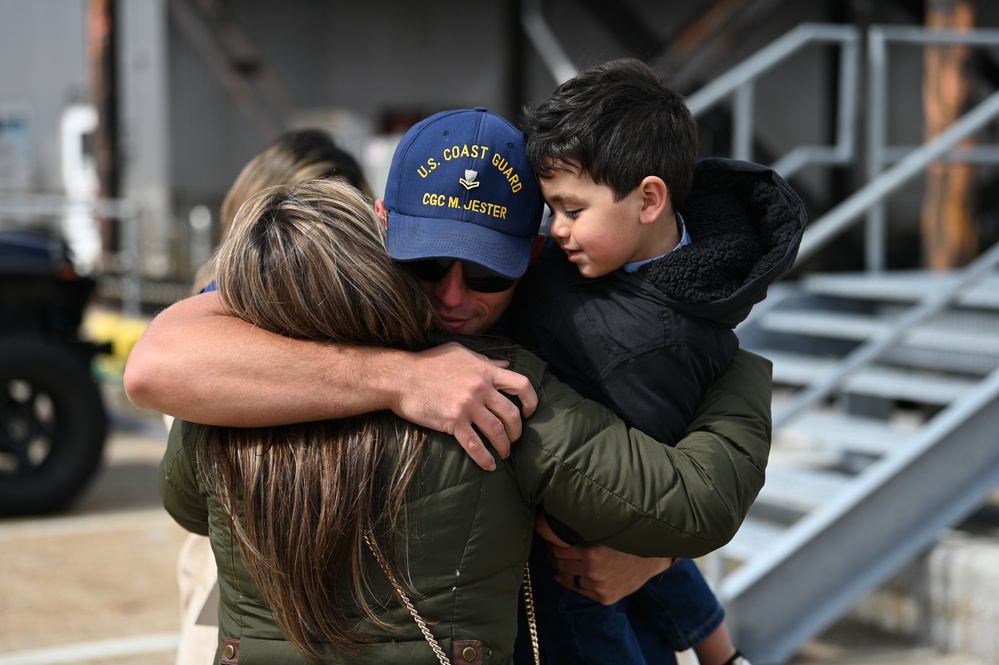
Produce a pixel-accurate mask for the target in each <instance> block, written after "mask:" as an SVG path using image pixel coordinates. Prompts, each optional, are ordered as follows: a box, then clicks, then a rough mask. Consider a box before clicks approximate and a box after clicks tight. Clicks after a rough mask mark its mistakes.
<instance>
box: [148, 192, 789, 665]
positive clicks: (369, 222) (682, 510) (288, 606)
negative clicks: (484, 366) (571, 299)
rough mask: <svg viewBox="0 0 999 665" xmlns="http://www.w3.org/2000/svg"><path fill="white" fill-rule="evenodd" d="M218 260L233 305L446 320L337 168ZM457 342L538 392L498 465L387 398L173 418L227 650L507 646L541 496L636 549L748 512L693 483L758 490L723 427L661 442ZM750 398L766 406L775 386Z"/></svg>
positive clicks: (353, 337) (261, 209)
mask: <svg viewBox="0 0 999 665" xmlns="http://www.w3.org/2000/svg"><path fill="white" fill-rule="evenodd" d="M215 266H216V274H217V280H218V290H219V294H220V298H221V299H222V302H223V303H224V306H225V308H226V309H227V310H228V312H229V313H230V314H232V315H233V316H237V317H240V318H242V319H244V320H246V321H249V322H251V323H253V324H254V325H256V326H259V327H261V328H264V329H266V330H269V331H272V332H277V333H280V334H282V335H286V336H289V337H294V338H302V339H311V340H319V341H330V342H338V343H347V344H368V345H381V346H387V347H394V348H400V349H407V350H414V349H421V348H425V347H428V346H430V345H431V344H439V343H440V342H441V341H443V340H444V339H446V337H445V336H443V335H442V334H441V333H440V327H439V325H438V321H437V318H436V315H435V314H434V311H433V308H432V306H431V305H430V303H429V301H428V300H427V298H426V296H425V295H424V294H423V291H422V289H421V288H420V286H419V284H418V283H417V282H416V281H415V279H413V278H412V277H410V276H409V275H408V274H407V273H406V272H405V271H404V270H402V269H401V268H400V267H399V266H397V265H396V264H394V263H393V262H392V261H391V259H390V258H389V257H388V254H387V253H386V251H385V246H384V229H383V227H382V225H381V223H380V222H379V221H378V219H377V218H376V216H375V213H374V209H373V208H372V205H371V202H370V200H369V199H367V197H365V196H364V195H363V194H361V193H360V192H358V191H357V190H356V189H354V188H353V187H351V186H350V185H347V184H345V183H343V182H342V181H338V180H335V179H334V180H316V181H311V182H307V183H303V184H300V185H298V186H294V187H278V188H272V189H269V190H266V191H265V192H263V193H261V194H259V195H257V196H256V197H254V198H253V199H251V200H250V201H249V202H247V204H245V205H244V206H243V207H242V208H241V210H240V213H239V215H238V216H237V219H236V222H235V224H234V225H233V228H232V231H231V233H230V236H229V238H228V239H227V240H226V241H225V242H224V243H223V245H222V246H221V247H220V248H219V251H218V253H217V256H216V263H215ZM462 341H463V343H465V344H469V345H471V346H473V347H474V348H476V349H478V350H480V351H482V352H486V353H490V354H492V355H499V356H502V357H504V358H506V359H508V360H510V361H511V366H512V367H513V368H515V369H516V371H519V372H521V373H522V374H524V375H525V376H527V377H529V378H531V380H532V382H533V383H534V386H535V388H536V390H537V392H538V395H539V405H538V408H537V411H536V412H535V414H534V416H532V417H531V418H530V419H529V420H528V421H527V422H526V423H525V426H524V433H523V435H522V437H521V439H520V440H519V441H518V442H517V444H516V445H515V447H514V451H513V453H512V454H511V456H510V458H509V459H507V460H497V464H498V469H497V471H494V472H486V471H483V470H482V469H481V468H479V467H478V466H477V465H476V464H475V462H473V461H472V460H471V458H469V457H468V456H467V455H466V454H465V453H464V452H463V451H462V450H461V448H460V446H459V445H458V444H457V442H456V441H455V439H454V438H453V437H450V436H448V435H446V434H440V433H437V432H432V431H428V430H424V429H422V428H419V427H417V426H415V425H411V424H409V423H407V422H405V421H403V420H401V419H399V418H398V417H396V416H395V415H393V414H391V413H389V412H380V413H375V414H370V415H367V416H362V417H356V418H351V419H344V420H337V421H320V422H312V423H302V424H296V425H288V426H281V427H270V428H260V429H238V428H220V427H207V426H196V425H191V424H189V423H182V426H181V427H175V428H174V430H173V432H172V433H171V438H170V442H169V446H168V450H167V454H166V456H165V458H164V461H163V464H162V466H161V492H162V494H163V497H164V502H165V505H166V507H167V509H168V511H169V512H170V513H171V514H172V515H173V516H174V517H175V519H177V521H178V522H179V523H180V524H181V525H183V526H185V527H186V528H188V529H190V530H192V531H195V532H199V533H203V534H206V535H210V537H211V540H212V544H213V549H214V552H215V557H216V561H217V562H218V565H219V578H220V586H221V603H220V610H219V612H220V614H219V625H220V636H219V637H220V647H219V648H220V658H221V662H222V663H238V662H242V663H244V665H246V664H249V665H252V663H268V664H274V663H300V662H315V663H319V662H358V663H436V662H448V661H449V657H450V659H462V660H459V662H479V663H484V662H494V663H510V662H511V659H512V650H513V642H514V637H515V634H516V612H517V597H518V591H519V589H520V586H521V580H522V575H523V570H524V563H525V560H526V558H527V553H528V548H529V547H530V542H531V538H532V533H533V528H534V518H535V515H536V513H537V511H538V510H539V509H540V508H544V509H545V510H546V511H547V512H548V513H549V514H550V515H552V516H553V517H555V518H556V519H557V520H559V521H560V522H562V523H563V524H565V525H566V526H567V527H569V528H570V529H572V530H574V531H575V532H576V533H577V534H578V535H579V536H580V537H581V538H583V539H585V540H586V541H593V542H605V543H606V544H608V545H610V546H612V547H614V548H616V549H619V550H622V551H627V552H630V553H633V554H638V555H642V556H700V555H703V554H705V553H707V552H708V551H711V550H712V549H715V548H717V547H718V546H720V545H722V544H723V543H724V542H725V540H726V539H727V537H728V535H729V534H731V533H734V531H735V528H734V527H733V522H736V523H737V522H739V521H741V520H742V518H743V517H744V515H743V514H741V513H739V511H737V510H733V511H732V514H730V515H729V516H727V517H726V518H725V520H723V522H724V523H721V522H719V523H706V522H705V515H704V514H703V513H701V512H700V511H699V510H698V507H697V506H696V505H694V503H695V502H693V501H692V500H691V495H693V494H695V493H704V492H706V491H711V492H716V493H722V494H726V493H729V494H727V495H726V498H730V499H731V505H733V506H736V505H742V504H743V503H746V502H745V501H744V499H745V497H742V496H740V495H739V492H740V489H739V488H738V487H731V488H729V487H714V486H712V481H711V480H710V479H709V478H708V477H707V474H705V473H703V468H704V466H705V463H706V460H707V459H709V456H708V455H709V452H708V451H709V449H710V448H712V447H716V446H717V445H718V443H717V439H716V438H715V437H714V435H712V434H707V433H698V434H695V435H693V436H692V437H688V439H685V442H686V443H684V444H681V445H680V446H677V447H675V448H672V447H667V446H664V445H662V444H660V443H658V442H656V441H654V440H652V439H650V438H648V437H646V436H644V435H642V434H641V433H638V432H635V431H633V430H629V429H628V428H627V427H626V426H625V425H624V424H623V423H621V422H620V421H619V420H618V419H617V418H616V417H615V416H614V415H613V414H612V413H611V412H610V411H608V410H606V409H604V408H602V407H600V406H599V405H597V404H596V403H593V402H588V401H586V400H584V399H583V398H581V397H580V396H579V395H577V394H576V393H574V392H572V391H571V390H570V389H568V388H567V387H566V386H564V385H563V384H561V383H559V382H558V381H556V380H555V379H554V378H553V377H552V376H551V375H550V374H549V373H548V371H547V369H546V366H545V365H544V363H543V362H541V361H540V360H539V359H537V358H536V357H535V356H533V355H531V354H529V353H527V352H525V351H523V350H521V349H519V348H516V347H513V346H509V345H506V344H499V343H498V342H497V340H489V339H478V340H476V339H469V338H466V339H463V340H462ZM739 378H740V377H736V380H739ZM742 378H746V377H742ZM755 378H758V377H754V379H755ZM745 408H746V410H747V412H751V413H747V414H746V416H747V418H749V417H752V418H757V417H759V413H760V412H761V411H764V410H768V409H769V402H768V401H767V400H766V399H765V396H762V397H761V398H760V400H759V403H752V404H746V405H745ZM730 415H731V414H730ZM737 415H738V414H736V416H737ZM698 425H701V429H703V425H704V424H703V423H697V422H695V423H694V426H693V427H692V429H693V428H694V427H696V426H698ZM722 433H723V434H724V432H722ZM698 436H700V438H698ZM624 479H628V480H627V481H626V480H624ZM747 505H748V504H747ZM428 643H429V644H428Z"/></svg>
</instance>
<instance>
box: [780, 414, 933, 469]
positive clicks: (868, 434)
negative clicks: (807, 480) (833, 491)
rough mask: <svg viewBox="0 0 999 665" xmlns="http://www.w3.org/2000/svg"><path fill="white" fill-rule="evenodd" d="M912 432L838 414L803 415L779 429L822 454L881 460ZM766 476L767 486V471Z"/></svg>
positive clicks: (882, 422)
mask: <svg viewBox="0 0 999 665" xmlns="http://www.w3.org/2000/svg"><path fill="white" fill-rule="evenodd" d="M915 431H916V430H915V429H914V428H910V429H902V428H900V427H896V426H893V425H891V424H890V423H887V422H885V421H883V420H878V419H875V418H865V417H862V416H855V415H849V414H845V413H839V412H806V413H803V414H802V415H800V416H798V417H796V418H794V419H792V420H791V421H790V422H788V423H786V424H785V425H784V426H783V427H781V429H780V434H781V436H782V437H791V438H796V439H800V440H804V441H807V442H808V443H809V444H810V445H811V446H812V447H814V448H818V449H821V450H826V451H828V450H834V451H838V452H845V453H854V454H860V455H869V456H871V457H880V456H881V455H884V454H885V453H887V452H889V451H890V450H892V449H894V448H898V447H900V446H904V445H906V443H907V442H908V441H910V440H911V438H912V436H913V435H914V433H915ZM767 476H768V481H767V482H769V477H770V469H769V468H768V469H767Z"/></svg>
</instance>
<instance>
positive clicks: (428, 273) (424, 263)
mask: <svg viewBox="0 0 999 665" xmlns="http://www.w3.org/2000/svg"><path fill="white" fill-rule="evenodd" d="M454 263H455V262H454V259H423V260H421V261H403V262H402V263H401V265H402V267H403V268H405V269H406V270H408V271H409V272H410V273H411V274H412V275H413V276H414V277H416V279H418V280H420V281H423V282H439V281H441V280H442V279H444V276H445V275H447V274H448V273H449V272H451V266H453V265H454ZM461 266H462V274H463V275H464V279H465V286H467V287H468V288H469V289H470V290H472V291H478V292H479V293H500V292H501V291H506V290H507V289H509V288H511V287H512V286H513V283H514V282H515V281H517V280H515V279H507V278H506V277H503V276H502V275H498V274H496V273H494V272H493V271H492V270H489V269H488V268H483V267H482V266H478V265H475V264H474V263H466V262H464V261H462V262H461Z"/></svg>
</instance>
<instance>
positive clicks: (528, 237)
mask: <svg viewBox="0 0 999 665" xmlns="http://www.w3.org/2000/svg"><path fill="white" fill-rule="evenodd" d="M385 207H386V208H387V209H388V251H389V254H390V255H391V256H392V258H393V259H395V260H396V261H416V260H419V259H438V258H442V259H454V260H457V261H467V262H470V263H475V264H478V265H480V266H483V267H485V268H488V269H490V270H492V271H494V272H496V273H499V274H500V275H502V276H504V277H506V278H508V279H517V278H518V277H520V276H522V275H523V274H524V272H525V271H526V270H527V262H528V259H529V258H530V253H531V243H533V242H534V238H535V237H536V236H537V235H538V230H539V228H540V226H541V210H542V200H541V189H540V188H539V187H538V181H537V179H536V178H535V176H534V172H533V171H532V170H531V166H530V164H528V162H527V152H526V148H525V144H524V136H523V134H522V133H521V132H520V130H519V129H517V128H516V127H514V126H513V125H512V124H511V123H510V122H509V121H507V120H505V119H504V118H501V117H500V116H498V115H496V114H495V113H490V112H489V111H487V110H486V109H484V108H475V109H463V110H457V111H443V112H441V113H437V114H435V115H432V116H430V117H429V118H427V119H425V120H422V121H420V122H419V123H417V124H416V125H414V126H413V127H412V128H411V129H410V130H409V131H408V132H406V135H405V136H403V137H402V140H401V141H400V142H399V145H398V147H397V148H396V150H395V154H394V155H393V156H392V165H391V167H390V169H389V174H388V182H387V184H386V187H385Z"/></svg>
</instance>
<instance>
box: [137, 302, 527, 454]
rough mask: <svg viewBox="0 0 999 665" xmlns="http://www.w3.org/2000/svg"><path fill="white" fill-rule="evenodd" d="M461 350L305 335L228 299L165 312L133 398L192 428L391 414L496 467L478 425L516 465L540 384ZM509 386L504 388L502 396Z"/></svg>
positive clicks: (154, 325)
mask: <svg viewBox="0 0 999 665" xmlns="http://www.w3.org/2000/svg"><path fill="white" fill-rule="evenodd" d="M505 366H506V364H505V363H503V362H499V361H491V360H489V359H487V358H485V357H484V356H481V355H479V354H476V353H473V352H471V351H469V350H467V349H465V348H464V347H462V346H460V345H458V344H446V345H443V346H440V347H436V348H433V349H429V350H427V351H424V352H420V353H409V352H405V351H399V350H395V349H379V348H373V347H352V346H341V345H336V344H323V343H319V342H310V341H303V340H294V339H290V338H287V337H282V336H280V335H275V334H273V333H269V332H266V331H264V330H260V329H259V328H255V327H254V326H252V325H250V324H249V323H246V322H245V321H242V320H240V319H237V318H235V317H231V316H227V315H226V314H225V312H224V310H223V308H222V305H221V302H220V301H219V298H218V294H217V293H214V292H212V293H205V294H201V295H197V296H193V297H191V298H187V299H185V300H182V301H180V302H178V303H176V304H174V305H173V306H171V307H169V308H167V309H166V310H164V311H163V312H162V313H160V314H159V315H158V316H157V317H156V318H154V319H153V321H152V322H151V323H150V325H149V327H148V328H147V329H146V332H145V333H144V334H143V335H142V337H141V338H140V339H139V341H138V342H137V343H136V344H135V347H134V348H133V349H132V352H131V354H130V355H129V359H128V364H127V365H126V368H125V377H124V380H125V391H126V393H127V394H128V397H129V399H130V400H131V401H132V402H133V403H135V404H136V405H138V406H141V407H145V408H150V409H154V410H157V411H161V412H163V413H167V414H170V415H172V416H175V417H177V418H181V419H184V420H188V421H191V422H200V423H205V424H211V425H229V426H235V427H261V426H267V425H282V424H287V423H293V422H305V421H311V420H321V419H327V418H341V417H347V416H354V415H358V414H361V413H368V412H371V411H379V410H382V409H390V410H392V411H393V412H395V413H396V414H398V415H400V416H401V417H403V418H406V419H407V420H410V421H412V422H415V423H417V424H420V425H423V426H425V427H430V428H432V429H436V430H439V431H442V432H447V433H449V434H453V435H454V436H455V437H456V438H457V439H458V441H459V442H460V443H461V445H462V447H463V448H465V450H467V451H468V453H469V455H471V456H472V457H473V459H475V461H476V462H477V463H478V464H479V465H480V466H482V467H483V468H486V469H491V468H493V467H494V465H495V463H494V461H493V459H492V455H491V454H490V452H489V451H488V450H487V449H486V448H485V447H484V446H483V443H482V440H481V439H480V437H479V434H478V433H477V432H476V430H475V428H476V427H477V428H478V430H479V431H480V432H481V433H482V434H483V435H484V436H485V438H487V439H488V440H489V441H490V443H492V445H493V447H494V448H495V449H496V451H497V453H498V454H499V455H500V456H501V457H503V458H505V457H506V456H507V455H508V454H509V450H510V442H511V441H515V440H516V439H517V438H519V437H520V434H521V413H520V411H519V410H518V409H517V407H516V406H515V405H514V404H513V403H512V402H511V401H510V400H509V399H508V398H507V397H506V396H505V395H504V394H503V393H507V394H509V395H512V396H515V397H517V398H519V399H520V401H521V403H522V404H523V411H524V413H523V415H524V416H525V417H526V416H529V415H530V414H532V413H533V412H534V408H535V407H536V406H537V396H536V395H535V393H534V390H533V388H531V385H530V382H529V381H528V380H527V379H526V378H524V377H523V376H521V375H520V374H517V373H515V372H511V371H509V370H507V369H505ZM500 391H502V392H500Z"/></svg>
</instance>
